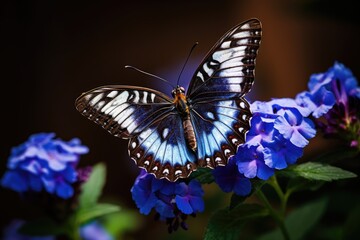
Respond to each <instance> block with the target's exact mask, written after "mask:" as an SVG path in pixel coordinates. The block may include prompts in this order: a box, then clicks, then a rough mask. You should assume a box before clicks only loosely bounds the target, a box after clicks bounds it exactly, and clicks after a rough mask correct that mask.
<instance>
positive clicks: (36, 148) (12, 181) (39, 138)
mask: <svg viewBox="0 0 360 240" xmlns="http://www.w3.org/2000/svg"><path fill="white" fill-rule="evenodd" d="M54 137H55V134H54V133H40V134H34V135H32V136H30V138H29V139H28V141H26V142H25V143H23V144H21V145H19V146H17V147H14V148H13V149H12V151H11V155H10V157H9V159H8V165H7V167H8V171H7V172H6V173H5V174H4V176H3V178H2V179H1V185H2V186H3V187H6V188H10V189H12V190H14V191H16V192H20V193H23V192H27V191H34V192H40V191H42V190H45V191H46V192H48V193H50V194H54V195H57V196H58V197H60V198H63V199H68V198H70V197H72V196H73V194H74V189H73V186H72V184H74V183H75V182H77V181H82V180H83V178H86V175H88V174H86V173H84V171H82V173H81V174H80V175H81V176H80V178H81V179H79V175H78V172H77V169H76V166H77V164H78V161H79V157H80V155H81V154H85V153H87V152H88V151H89V150H88V148H87V147H86V146H84V145H81V142H80V140H79V139H77V138H74V139H72V140H70V141H69V142H64V141H62V140H60V139H54ZM85 172H88V171H85Z"/></svg>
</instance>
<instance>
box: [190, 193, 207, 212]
mask: <svg viewBox="0 0 360 240" xmlns="http://www.w3.org/2000/svg"><path fill="white" fill-rule="evenodd" d="M190 205H191V207H192V209H193V212H203V211H204V209H205V204H204V200H203V199H202V198H201V197H194V196H192V197H191V198H190Z"/></svg>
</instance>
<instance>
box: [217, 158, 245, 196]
mask: <svg viewBox="0 0 360 240" xmlns="http://www.w3.org/2000/svg"><path fill="white" fill-rule="evenodd" d="M213 175H214V178H215V182H216V183H217V184H218V185H219V187H220V188H221V190H223V191H224V192H234V193H235V194H237V195H239V196H246V195H248V194H249V193H250V192H251V182H250V180H249V178H246V177H245V176H244V175H243V174H241V173H240V172H239V170H238V167H237V165H236V162H235V159H234V157H232V158H230V159H229V162H228V164H227V165H226V166H222V167H217V168H215V169H214V170H213Z"/></svg>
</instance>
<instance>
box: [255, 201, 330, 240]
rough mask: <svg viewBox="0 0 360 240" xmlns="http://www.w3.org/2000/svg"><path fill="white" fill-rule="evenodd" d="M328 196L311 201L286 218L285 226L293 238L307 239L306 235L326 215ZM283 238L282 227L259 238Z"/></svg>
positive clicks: (295, 239) (260, 239) (263, 239)
mask: <svg viewBox="0 0 360 240" xmlns="http://www.w3.org/2000/svg"><path fill="white" fill-rule="evenodd" d="M327 203H328V199H327V198H321V199H318V200H316V201H313V202H310V203H308V204H306V205H304V206H302V207H300V208H298V209H296V210H294V211H292V212H291V213H290V214H289V215H288V216H287V217H286V219H285V227H286V229H287V230H288V233H289V236H290V239H291V240H298V239H306V238H304V237H305V235H306V234H307V233H308V232H309V231H310V230H311V229H312V228H313V227H314V226H315V225H316V224H317V223H318V222H319V220H320V219H321V217H322V216H323V215H324V213H325V210H326V206H327ZM272 239H283V236H282V234H281V231H280V229H276V230H275V231H272V232H270V233H268V234H265V235H263V236H261V237H260V238H258V240H272Z"/></svg>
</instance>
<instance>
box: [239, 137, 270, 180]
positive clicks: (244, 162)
mask: <svg viewBox="0 0 360 240" xmlns="http://www.w3.org/2000/svg"><path fill="white" fill-rule="evenodd" d="M263 150H264V148H263V147H262V146H261V145H259V146H250V147H248V146H247V145H246V144H245V145H242V146H241V147H240V148H239V150H238V152H237V154H236V155H235V160H236V164H237V166H238V170H239V172H240V173H241V174H244V176H245V177H247V178H254V177H258V178H260V179H262V180H267V179H269V178H270V177H271V176H272V175H273V174H274V169H272V168H270V167H269V166H267V165H266V164H265V161H264V154H263Z"/></svg>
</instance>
